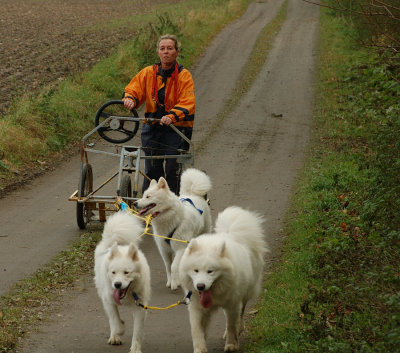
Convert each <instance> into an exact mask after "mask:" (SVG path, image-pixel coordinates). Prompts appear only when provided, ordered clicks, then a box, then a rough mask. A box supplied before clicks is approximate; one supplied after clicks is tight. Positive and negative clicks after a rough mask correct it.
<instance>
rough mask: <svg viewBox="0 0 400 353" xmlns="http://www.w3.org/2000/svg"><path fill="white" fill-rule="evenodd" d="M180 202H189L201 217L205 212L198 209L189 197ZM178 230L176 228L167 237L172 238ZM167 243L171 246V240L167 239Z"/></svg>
mask: <svg viewBox="0 0 400 353" xmlns="http://www.w3.org/2000/svg"><path fill="white" fill-rule="evenodd" d="M180 200H181V202H185V201H187V202H189V203H190V204H191V205H192V206H193V207H194V208H195V209H196V210H197V211H198V212H199V213H200V214H201V215H202V214H203V212H204V211H203V210H201V209H200V208H197V207H196V206H195V204H194V203H193V201H192V200H191V199H189V198H188V197H182V198H181V199H180ZM176 229H177V228H175V229H174V230H173V231H172V232H171V233H169V234H168V235H167V237H168V238H172V236H173V235H174V233H175V231H176ZM165 241H166V242H167V244H171V240H169V239H165Z"/></svg>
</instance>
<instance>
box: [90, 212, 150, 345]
mask: <svg viewBox="0 0 400 353" xmlns="http://www.w3.org/2000/svg"><path fill="white" fill-rule="evenodd" d="M142 233H143V225H142V223H141V222H140V220H139V219H138V218H137V217H135V216H133V215H131V214H130V213H128V212H124V211H120V212H117V213H115V214H114V215H112V216H110V217H109V218H108V220H107V222H106V224H105V226H104V231H103V235H102V240H101V241H100V243H99V244H98V245H97V247H96V250H95V267H94V270H95V277H94V280H95V284H96V288H97V292H98V294H99V297H100V298H101V300H102V302H103V306H104V309H105V312H106V314H107V316H108V320H109V324H110V338H109V340H108V343H109V344H113V345H119V344H121V338H120V336H121V335H122V334H123V333H124V322H123V321H122V320H121V318H120V315H119V311H118V305H123V306H125V305H126V306H130V307H131V308H132V310H133V336H132V344H131V348H130V353H140V352H141V345H142V338H143V326H144V321H145V316H146V312H145V310H144V309H143V308H141V307H139V306H137V305H136V304H135V300H134V298H133V292H135V293H136V294H137V296H138V297H139V301H140V303H142V304H143V305H148V302H149V300H150V291H151V289H150V288H151V287H150V268H149V265H148V263H147V260H146V258H145V256H144V254H143V253H142V251H141V250H139V248H138V243H139V239H140V235H141V234H142Z"/></svg>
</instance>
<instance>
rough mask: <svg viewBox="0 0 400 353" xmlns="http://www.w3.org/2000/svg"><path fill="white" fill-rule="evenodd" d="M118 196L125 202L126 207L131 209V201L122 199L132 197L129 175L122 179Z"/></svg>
mask: <svg viewBox="0 0 400 353" xmlns="http://www.w3.org/2000/svg"><path fill="white" fill-rule="evenodd" d="M120 195H121V197H122V199H123V200H124V202H126V203H127V205H128V206H129V207H131V205H132V201H131V200H126V199H124V197H132V182H131V177H130V176H129V175H124V176H123V178H122V181H121V187H120Z"/></svg>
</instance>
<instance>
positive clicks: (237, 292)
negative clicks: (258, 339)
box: [179, 207, 268, 353]
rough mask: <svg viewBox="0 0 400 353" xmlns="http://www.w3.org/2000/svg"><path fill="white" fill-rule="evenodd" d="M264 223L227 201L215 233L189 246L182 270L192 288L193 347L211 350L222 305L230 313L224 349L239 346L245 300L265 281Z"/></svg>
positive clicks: (199, 351)
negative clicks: (213, 319) (211, 329)
mask: <svg viewBox="0 0 400 353" xmlns="http://www.w3.org/2000/svg"><path fill="white" fill-rule="evenodd" d="M262 223H263V219H262V218H261V217H260V216H259V215H258V214H256V213H253V212H250V211H247V210H244V209H242V208H240V207H228V208H227V209H225V210H224V211H223V212H221V213H220V214H219V215H218V217H217V220H216V226H215V233H214V234H204V235H201V236H199V237H197V238H195V239H193V240H192V241H191V242H190V244H189V246H188V247H187V249H186V250H185V252H184V254H183V256H182V259H181V263H180V267H179V272H180V279H181V281H182V283H183V285H184V286H185V287H186V288H188V289H190V290H192V291H193V295H192V299H191V302H190V305H189V314H190V324H191V331H192V338H193V347H194V352H195V353H204V352H207V348H206V330H207V326H208V324H209V321H210V316H211V314H212V313H213V312H214V311H216V310H217V309H218V308H219V307H221V308H222V309H223V310H224V313H225V317H226V330H225V334H224V337H225V339H226V342H225V352H233V351H236V350H238V348H239V334H240V332H241V331H242V330H243V314H244V310H245V307H246V304H247V302H248V301H249V300H250V299H252V298H255V297H256V296H257V295H258V293H259V291H260V288H261V284H262V277H263V265H264V255H265V253H266V251H268V249H267V245H266V242H265V240H264V233H263V229H262Z"/></svg>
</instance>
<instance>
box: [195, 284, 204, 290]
mask: <svg viewBox="0 0 400 353" xmlns="http://www.w3.org/2000/svg"><path fill="white" fill-rule="evenodd" d="M196 287H197V290H204V289H206V285H205V284H204V283H197V286H196Z"/></svg>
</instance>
